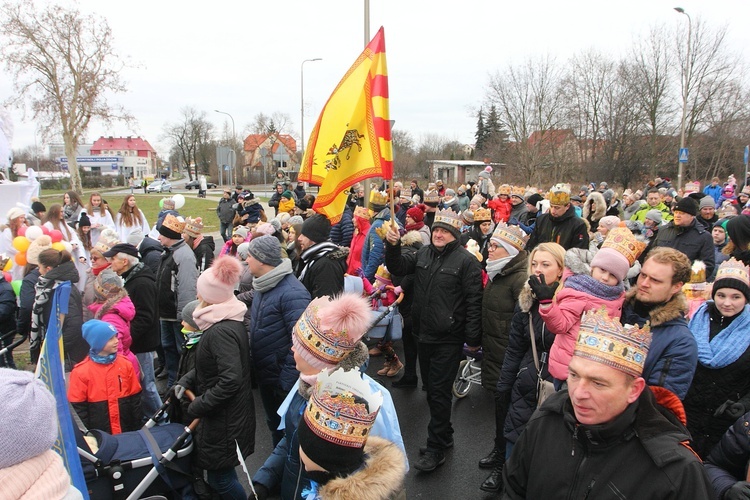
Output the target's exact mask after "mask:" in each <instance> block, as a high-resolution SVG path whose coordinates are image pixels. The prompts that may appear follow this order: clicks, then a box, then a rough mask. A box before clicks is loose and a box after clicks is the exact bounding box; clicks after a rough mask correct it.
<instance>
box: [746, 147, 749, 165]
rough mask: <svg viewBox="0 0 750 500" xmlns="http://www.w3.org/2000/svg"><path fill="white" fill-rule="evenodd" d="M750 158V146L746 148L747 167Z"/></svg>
mask: <svg viewBox="0 0 750 500" xmlns="http://www.w3.org/2000/svg"><path fill="white" fill-rule="evenodd" d="M749 158H750V146H745V165H747V160H748V159H749Z"/></svg>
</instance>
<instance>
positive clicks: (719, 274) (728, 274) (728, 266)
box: [714, 257, 750, 285]
mask: <svg viewBox="0 0 750 500" xmlns="http://www.w3.org/2000/svg"><path fill="white" fill-rule="evenodd" d="M721 279H733V280H739V281H741V282H743V283H745V284H746V285H748V284H750V269H749V268H748V267H747V266H746V265H744V264H743V263H742V262H740V261H738V260H737V259H735V258H734V257H731V258H730V259H729V260H726V261H724V262H722V263H721V265H720V266H719V269H718V270H717V271H716V279H715V280H714V283H716V282H717V281H719V280H721Z"/></svg>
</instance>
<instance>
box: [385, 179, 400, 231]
mask: <svg viewBox="0 0 750 500" xmlns="http://www.w3.org/2000/svg"><path fill="white" fill-rule="evenodd" d="M387 182H388V184H390V190H391V225H392V226H393V227H396V228H398V226H397V225H396V208H395V206H396V203H395V201H394V199H393V196H394V194H393V179H392V178H391V179H390V180H387Z"/></svg>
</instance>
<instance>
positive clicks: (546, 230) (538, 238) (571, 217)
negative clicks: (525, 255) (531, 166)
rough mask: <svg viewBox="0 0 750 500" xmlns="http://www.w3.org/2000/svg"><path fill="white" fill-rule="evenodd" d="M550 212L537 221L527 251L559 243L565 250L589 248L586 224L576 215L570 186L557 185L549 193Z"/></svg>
mask: <svg viewBox="0 0 750 500" xmlns="http://www.w3.org/2000/svg"><path fill="white" fill-rule="evenodd" d="M549 201H550V207H549V212H547V213H546V214H542V215H540V216H539V217H537V219H536V225H535V226H534V230H533V231H532V232H531V236H530V237H529V242H528V244H527V245H526V249H527V250H528V251H529V252H531V250H533V249H534V248H536V246H537V245H538V244H539V243H547V242H552V243H557V244H559V245H561V246H562V247H563V248H565V250H570V249H571V248H583V249H584V250H587V249H588V248H589V232H588V230H587V229H586V223H585V222H584V221H583V219H581V218H580V217H578V216H577V215H576V210H575V207H574V206H573V205H571V204H570V186H567V185H562V184H557V185H555V186H554V187H553V188H552V190H551V191H550V193H549Z"/></svg>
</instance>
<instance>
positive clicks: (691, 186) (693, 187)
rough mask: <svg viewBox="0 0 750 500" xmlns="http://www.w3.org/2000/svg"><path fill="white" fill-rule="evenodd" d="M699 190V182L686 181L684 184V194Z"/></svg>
mask: <svg viewBox="0 0 750 500" xmlns="http://www.w3.org/2000/svg"><path fill="white" fill-rule="evenodd" d="M700 190H701V183H700V182H688V183H686V184H685V195H687V194H689V193H697V192H699V191H700Z"/></svg>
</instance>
